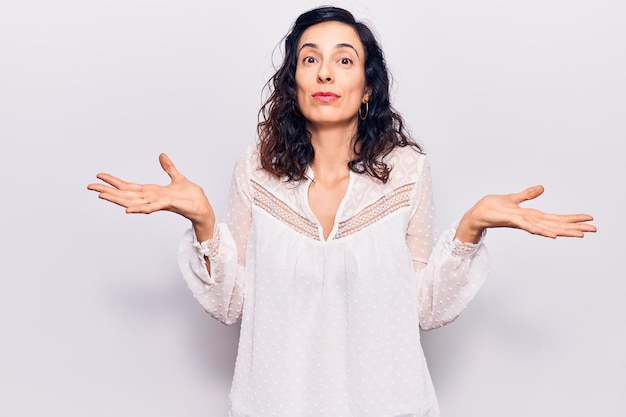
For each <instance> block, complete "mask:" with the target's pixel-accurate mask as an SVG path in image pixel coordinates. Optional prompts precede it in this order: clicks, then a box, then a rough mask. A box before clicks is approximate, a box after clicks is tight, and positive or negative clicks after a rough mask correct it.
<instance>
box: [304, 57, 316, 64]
mask: <svg viewBox="0 0 626 417" xmlns="http://www.w3.org/2000/svg"><path fill="white" fill-rule="evenodd" d="M304 63H305V64H314V63H315V58H313V57H312V56H307V57H306V58H304Z"/></svg>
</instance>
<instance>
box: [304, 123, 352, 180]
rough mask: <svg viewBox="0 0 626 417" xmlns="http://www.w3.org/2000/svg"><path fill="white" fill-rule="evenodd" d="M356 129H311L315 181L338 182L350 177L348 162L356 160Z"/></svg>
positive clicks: (312, 165)
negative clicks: (354, 148) (354, 145)
mask: <svg viewBox="0 0 626 417" xmlns="http://www.w3.org/2000/svg"><path fill="white" fill-rule="evenodd" d="M355 130H356V129H355V128H351V129H346V128H345V127H343V128H317V129H310V131H311V144H312V145H313V149H314V150H315V157H314V159H313V161H312V162H311V169H312V170H313V173H314V174H315V180H316V181H319V180H322V181H326V180H330V181H333V180H337V179H340V178H343V177H346V176H347V175H349V168H348V162H349V161H351V160H352V159H353V158H354V151H353V144H354V136H355V133H356V132H355Z"/></svg>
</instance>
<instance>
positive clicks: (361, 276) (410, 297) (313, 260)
mask: <svg viewBox="0 0 626 417" xmlns="http://www.w3.org/2000/svg"><path fill="white" fill-rule="evenodd" d="M385 161H386V162H387V163H388V164H390V165H391V166H392V167H393V169H392V171H391V177H390V179H389V181H388V182H387V183H386V184H383V183H381V182H380V181H377V180H374V179H373V178H372V177H370V176H368V175H366V174H356V173H354V172H351V173H350V182H349V185H348V189H347V192H346V195H345V197H344V199H343V201H342V202H341V205H340V206H339V209H338V211H337V214H336V218H335V224H334V227H333V229H332V231H331V233H330V235H329V236H328V239H324V237H323V232H322V227H321V225H320V224H319V222H318V221H317V219H316V218H315V216H314V214H313V213H312V211H311V209H310V207H309V205H308V198H307V195H308V187H309V185H310V184H311V181H312V176H313V172H312V171H311V170H310V169H309V170H308V177H309V179H307V180H305V181H302V182H300V183H296V184H294V183H290V182H286V181H284V180H281V179H278V178H276V177H274V176H272V175H271V174H269V173H268V172H267V171H265V170H263V169H261V167H260V163H259V160H258V152H257V150H256V148H254V147H251V148H249V149H248V150H247V151H246V152H245V153H244V154H243V155H242V157H241V158H240V159H239V161H238V163H237V165H236V169H235V173H234V178H233V182H232V185H231V192H230V204H229V206H228V211H227V216H226V221H225V223H219V224H218V225H217V227H216V234H215V237H214V238H213V240H212V241H211V242H209V244H208V245H206V244H204V245H201V244H199V243H198V242H197V240H196V238H195V236H194V234H193V231H192V230H189V231H188V232H187V233H186V234H185V236H184V238H183V242H182V243H181V246H180V252H179V264H180V269H181V271H182V274H183V277H184V279H185V280H186V281H187V284H188V285H189V288H190V289H191V291H192V292H193V294H194V296H195V298H196V299H197V300H198V301H199V303H200V304H201V305H202V307H203V308H204V309H205V310H206V311H207V312H208V313H209V314H210V315H211V316H213V317H214V318H215V319H217V320H219V321H221V322H222V323H224V324H228V325H230V324H233V323H236V322H237V321H238V320H239V319H241V331H240V340H239V348H238V354H237V361H236V365H235V374H234V379H233V383H232V388H231V393H230V404H231V406H230V415H231V417H270V416H271V417H426V416H428V417H434V416H438V415H439V408H438V405H437V400H436V397H435V392H434V389H433V385H432V382H431V378H430V375H429V373H428V369H427V366H426V360H425V358H424V353H423V351H422V348H421V345H420V328H421V329H424V330H428V329H432V328H435V327H439V326H443V325H444V324H446V323H449V322H451V321H452V320H454V319H455V318H456V317H457V316H458V315H459V313H460V312H461V310H463V308H464V307H465V306H466V305H467V304H468V303H469V301H470V300H471V299H472V298H473V297H474V295H475V294H476V292H477V291H478V289H479V287H480V286H481V284H482V283H483V281H484V280H485V277H486V275H487V272H488V268H489V267H488V255H487V250H486V248H485V247H484V245H483V244H482V239H481V243H478V244H461V243H460V242H459V241H458V240H453V236H454V233H455V231H454V228H451V229H450V230H447V231H446V232H445V233H444V234H443V235H442V237H441V238H440V239H439V240H438V241H437V242H435V239H434V237H435V236H434V231H433V228H434V218H433V200H432V192H431V181H430V172H429V169H428V165H427V163H426V159H425V156H424V155H423V154H420V153H418V152H417V151H415V150H413V149H411V148H410V147H401V148H396V149H395V150H394V151H393V152H392V153H391V154H390V155H389V156H388V157H387V158H386V159H385ZM204 255H207V256H208V258H209V260H210V263H211V275H210V276H209V274H208V273H207V270H206V267H205V261H204Z"/></svg>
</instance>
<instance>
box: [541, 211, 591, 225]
mask: <svg viewBox="0 0 626 417" xmlns="http://www.w3.org/2000/svg"><path fill="white" fill-rule="evenodd" d="M542 217H543V218H544V219H545V220H550V221H553V222H560V223H583V222H590V221H592V220H593V217H592V216H590V215H589V214H582V213H580V214H554V213H542Z"/></svg>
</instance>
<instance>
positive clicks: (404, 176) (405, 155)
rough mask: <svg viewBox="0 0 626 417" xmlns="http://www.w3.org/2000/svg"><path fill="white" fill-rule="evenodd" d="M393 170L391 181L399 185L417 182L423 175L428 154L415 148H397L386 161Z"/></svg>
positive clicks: (390, 176) (408, 146)
mask: <svg viewBox="0 0 626 417" xmlns="http://www.w3.org/2000/svg"><path fill="white" fill-rule="evenodd" d="M383 161H384V162H385V163H386V164H388V165H389V167H390V168H391V173H390V175H389V181H390V182H392V183H394V184H398V183H407V182H416V181H417V180H418V179H419V178H420V177H421V174H422V171H423V169H424V166H425V164H426V163H427V162H426V154H425V153H424V152H423V151H421V150H420V149H418V148H416V147H414V146H410V145H407V146H396V147H395V148H394V149H393V150H392V151H391V153H389V155H387V156H386V157H385V158H384V160H383Z"/></svg>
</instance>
